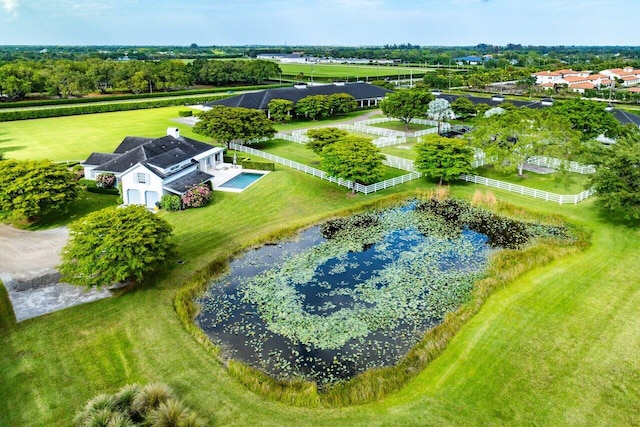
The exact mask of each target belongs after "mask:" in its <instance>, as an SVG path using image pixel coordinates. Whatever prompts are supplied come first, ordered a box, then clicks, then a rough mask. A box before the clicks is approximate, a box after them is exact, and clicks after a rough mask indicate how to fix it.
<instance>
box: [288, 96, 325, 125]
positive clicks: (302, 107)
mask: <svg viewBox="0 0 640 427" xmlns="http://www.w3.org/2000/svg"><path fill="white" fill-rule="evenodd" d="M295 110H296V114H297V115H298V116H301V117H306V118H309V119H311V120H316V119H318V118H325V117H329V116H330V115H331V105H330V103H329V97H328V96H326V95H310V96H306V97H304V98H302V99H301V100H300V101H298V102H297V103H296V106H295Z"/></svg>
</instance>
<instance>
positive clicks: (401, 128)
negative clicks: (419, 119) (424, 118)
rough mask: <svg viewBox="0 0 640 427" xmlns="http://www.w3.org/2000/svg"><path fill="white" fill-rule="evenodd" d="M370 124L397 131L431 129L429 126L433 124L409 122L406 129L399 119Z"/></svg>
mask: <svg viewBox="0 0 640 427" xmlns="http://www.w3.org/2000/svg"><path fill="white" fill-rule="evenodd" d="M371 126H373V127H378V128H383V129H390V130H397V131H399V132H416V131H419V130H424V129H431V128H433V127H434V126H426V125H420V124H417V123H409V128H408V129H407V127H406V126H405V124H404V123H402V122H401V121H397V122H385V123H378V124H375V125H371Z"/></svg>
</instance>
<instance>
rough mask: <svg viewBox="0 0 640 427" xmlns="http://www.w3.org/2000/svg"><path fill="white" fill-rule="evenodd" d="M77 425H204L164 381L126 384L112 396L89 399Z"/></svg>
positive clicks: (76, 420)
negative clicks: (140, 384) (161, 382)
mask: <svg viewBox="0 0 640 427" xmlns="http://www.w3.org/2000/svg"><path fill="white" fill-rule="evenodd" d="M74 423H75V425H77V426H82V427H84V426H102V425H104V426H107V425H108V426H132V427H135V426H149V427H155V426H158V427H159V426H197V427H199V426H204V425H205V423H204V422H203V421H202V420H200V419H199V418H198V415H197V414H196V413H195V412H193V411H192V410H191V409H190V408H188V407H186V406H185V405H184V404H183V403H182V402H181V401H180V400H178V399H177V398H176V397H175V393H174V391H173V390H172V389H171V388H170V387H169V386H167V385H165V384H160V383H154V384H147V385H146V386H144V387H141V386H139V385H137V384H132V385H126V386H124V387H123V388H121V389H120V390H119V391H118V392H116V393H115V394H113V395H110V394H101V395H98V396H96V397H94V398H93V399H91V400H89V401H88V402H87V403H86V404H85V405H84V408H82V410H80V411H79V412H78V413H77V414H76V416H75V418H74Z"/></svg>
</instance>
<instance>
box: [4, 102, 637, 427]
mask: <svg viewBox="0 0 640 427" xmlns="http://www.w3.org/2000/svg"><path fill="white" fill-rule="evenodd" d="M136 113H137V112H130V113H123V114H129V115H132V116H133V115H135V114H136ZM149 113H150V114H149V116H148V119H149V120H151V121H153V120H156V121H157V122H158V123H157V124H156V127H157V128H158V129H160V130H162V128H163V127H167V124H166V123H164V120H165V119H164V118H163V117H164V114H165V113H163V112H162V111H158V110H152V111H151V112H149ZM151 113H155V114H157V116H156V118H155V119H153V118H152V116H153V114H151ZM99 116H104V115H99ZM76 119H77V120H78V122H83V121H85V120H87V118H86V117H78V118H76ZM132 122H133V120H132ZM69 123H70V124H73V121H70V122H69ZM96 123H97V122H96ZM7 124H9V125H12V124H13V123H4V124H3V127H2V132H5V130H4V129H5V128H4V126H5V125H7ZM133 125H135V123H133ZM23 126H24V127H28V126H25V125H23ZM103 126H104V127H106V128H108V129H110V128H109V123H106V124H105V122H102V124H101V125H100V127H103ZM154 129H155V128H153V127H151V126H150V125H149V128H148V130H149V131H151V130H154ZM52 130H53V129H52ZM104 132H105V139H108V140H112V139H115V140H116V141H117V142H119V134H117V135H116V134H114V135H109V134H108V133H109V131H108V130H105V131H104ZM112 132H114V133H116V129H115V128H113V129H112ZM162 133H164V131H163V130H162ZM131 134H132V135H138V134H139V132H137V131H132V132H131ZM144 134H147V133H144ZM157 134H158V132H153V133H150V134H149V135H150V136H155V135H157ZM15 138H16V139H15V141H14V142H13V143H12V144H13V145H22V144H23V143H21V142H18V141H21V139H20V138H18V137H15ZM24 144H25V145H26V143H24ZM78 144H82V141H80V142H79V143H78ZM114 145H115V144H114ZM70 148H72V149H77V150H78V151H81V150H82V147H78V148H74V147H71V146H70ZM32 149H33V151H31V153H29V152H25V157H28V156H29V154H31V155H32V156H34V157H35V156H37V153H38V149H37V148H36V147H32ZM62 158H65V156H63V157H62ZM428 187H429V184H426V183H425V182H424V181H413V182H411V183H408V184H406V185H403V186H400V187H395V188H393V189H390V190H387V191H385V192H381V193H375V194H372V195H368V196H364V195H361V194H359V195H356V196H355V197H347V196H346V194H347V192H348V190H346V189H344V188H338V187H337V186H335V185H332V184H330V183H327V182H323V181H319V180H317V179H315V178H313V177H311V176H308V175H304V174H301V173H297V172H294V171H291V170H289V169H287V168H278V170H277V171H276V172H274V173H270V174H268V175H267V176H265V177H264V178H263V179H262V180H260V182H258V183H256V185H254V186H251V187H250V188H248V189H247V190H245V191H244V192H242V193H239V194H230V193H219V192H216V193H214V200H213V203H212V204H211V205H210V206H207V207H205V208H199V209H193V210H189V211H184V212H177V213H166V212H162V213H160V215H162V216H163V217H164V218H166V219H167V220H169V221H170V222H171V223H172V224H174V226H175V235H176V242H177V243H178V250H179V257H180V258H181V259H184V260H186V262H185V264H183V265H177V264H170V265H167V266H166V269H165V270H164V271H162V272H159V273H158V274H157V275H156V277H154V278H149V280H147V282H146V283H145V284H143V285H142V286H140V287H139V288H138V289H136V290H134V291H131V292H129V293H126V294H124V295H122V296H119V297H116V298H111V299H108V300H102V301H98V302H94V303H90V304H86V305H83V306H78V307H74V308H71V309H67V310H64V311H60V312H57V313H53V314H50V315H46V316H42V317H40V318H35V319H31V320H28V321H25V322H21V323H20V324H14V323H13V322H12V320H11V316H10V314H9V311H10V308H9V306H8V304H7V296H6V293H5V292H4V291H3V288H2V287H0V384H1V385H2V386H1V387H0V425H2V426H51V425H70V421H69V420H70V419H71V418H72V416H73V413H74V412H75V411H76V410H77V409H78V408H80V407H81V406H82V405H83V404H84V402H85V401H86V400H87V399H89V398H91V397H92V396H94V395H96V394H98V393H101V392H113V391H115V390H117V389H119V388H120V387H122V386H123V385H124V384H127V383H133V382H139V383H147V382H151V381H163V382H166V383H168V384H169V385H171V386H172V387H173V388H175V389H176V391H177V392H178V394H179V395H180V396H182V397H183V400H184V402H185V404H186V405H188V406H190V407H191V408H193V409H194V410H196V411H197V412H198V413H199V414H200V415H201V416H202V417H204V418H206V419H208V420H210V422H211V424H212V425H215V426H223V425H224V426H226V425H233V426H289V425H290V426H299V425H317V426H332V427H334V426H342V425H348V426H352V425H353V426H358V425H361V426H387V425H393V426H418V425H419V426H429V425H433V426H442V425H455V426H459V425H469V426H475V425H512V426H521V425H554V426H555V425H589V426H590V425H616V426H618V425H634V424H637V422H638V419H640V405H638V402H639V401H640V363H639V359H638V354H640V326H638V321H637V318H638V313H640V264H639V263H638V262H637V254H638V253H640V224H639V223H638V222H635V223H625V222H622V221H618V220H617V219H616V218H614V217H611V216H608V215H605V214H601V213H600V212H599V211H598V210H597V209H596V208H595V207H594V204H593V203H594V202H593V199H589V200H588V201H586V202H582V203H580V204H578V205H568V206H567V205H557V204H554V203H546V202H543V201H539V200H532V199H530V198H527V197H524V196H520V195H513V194H509V193H506V192H503V191H500V190H492V191H493V192H494V193H495V194H496V195H497V196H498V198H499V199H500V200H504V201H508V202H510V203H513V204H515V205H516V206H518V207H521V208H524V209H530V210H534V211H537V212H542V213H551V214H560V215H562V216H564V217H565V218H566V219H567V220H569V221H571V222H572V223H574V224H576V225H577V226H579V227H583V228H584V229H586V230H588V231H589V232H591V245H590V247H589V248H588V249H586V250H585V251H584V252H581V253H579V254H577V255H573V256H570V257H568V258H565V259H561V260H558V261H554V262H552V263H550V264H548V265H545V266H541V267H538V268H535V269H534V270H533V271H531V272H530V273H528V274H526V275H524V276H522V277H520V278H519V279H517V280H515V281H514V282H513V283H511V284H510V285H509V286H507V287H505V288H504V289H501V290H499V291H497V292H496V293H495V294H494V295H492V296H491V297H490V298H489V299H488V301H487V302H486V303H485V305H484V306H483V307H482V309H481V310H480V312H479V313H478V314H477V315H476V316H475V317H473V318H472V319H471V320H470V321H469V322H468V323H467V324H466V325H465V326H464V327H463V328H462V330H461V331H460V332H459V333H458V334H457V335H456V336H455V337H454V338H453V340H452V341H451V343H450V344H449V346H448V348H447V349H446V350H445V351H444V353H443V354H442V355H441V356H440V357H438V358H437V359H436V360H435V361H434V362H432V363H431V364H430V365H429V367H428V368H427V369H425V370H424V371H423V372H421V373H419V374H418V375H417V377H416V378H415V379H414V380H413V381H411V382H410V383H409V384H407V385H406V386H405V387H404V388H402V389H401V390H400V391H399V392H398V393H396V394H394V395H391V396H388V397H387V398H385V399H383V400H381V401H379V402H376V403H372V404H367V405H361V406H355V407H347V408H340V409H304V408H295V407H291V406H288V405H286V404H282V403H276V402H272V401H268V400H266V399H265V398H263V397H260V396H258V395H256V394H253V393H251V392H249V391H247V390H246V389H245V388H244V387H243V386H241V385H239V384H238V383H237V382H236V381H234V380H233V379H231V378H230V377H229V376H228V374H227V373H226V370H225V367H224V366H223V365H222V364H221V363H219V362H218V361H217V359H215V358H214V357H212V356H211V355H210V353H208V351H206V350H205V349H204V348H203V347H202V346H201V345H200V344H198V343H197V342H196V341H195V340H194V339H193V338H192V337H191V335H189V333H187V331H186V330H185V329H184V327H183V326H182V324H181V323H180V322H179V320H178V318H177V316H176V312H175V310H174V307H173V300H174V296H175V294H176V291H177V290H178V289H179V288H180V287H181V285H182V284H183V283H184V282H185V280H186V279H187V277H189V276H190V275H192V274H193V273H194V272H195V271H198V270H200V269H202V268H204V267H205V266H207V265H208V264H209V263H210V262H212V261H213V260H215V259H218V258H220V257H226V256H228V255H229V254H230V253H233V252H235V251H236V250H238V249H239V248H242V247H249V246H251V245H252V244H253V243H254V242H256V240H257V239H260V238H261V237H263V236H265V235H267V234H269V233H271V232H273V231H274V230H279V229H282V228H286V227H297V226H302V225H304V224H309V223H313V222H316V221H318V220H319V219H321V218H326V217H329V216H332V215H334V214H335V213H336V212H338V211H341V210H343V209H348V208H356V207H358V206H360V205H362V204H363V203H369V202H375V201H382V200H384V199H386V198H388V197H393V196H394V195H395V194H398V193H402V194H404V195H407V196H409V195H411V194H414V193H415V191H418V190H423V189H427V188H428ZM451 188H452V192H453V194H454V195H457V196H460V197H465V198H469V197H471V195H472V194H473V192H474V191H475V190H476V188H478V187H476V186H473V185H465V184H463V185H459V186H452V187H451ZM101 197H109V196H101ZM109 203H110V202H109ZM52 225H53V224H52Z"/></svg>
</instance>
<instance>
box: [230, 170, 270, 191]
mask: <svg viewBox="0 0 640 427" xmlns="http://www.w3.org/2000/svg"><path fill="white" fill-rule="evenodd" d="M263 176H264V174H262V173H252V172H240V175H236V176H235V177H233V178H231V179H230V180H229V181H227V182H225V183H224V184H222V185H220V187H223V188H236V189H238V190H244V189H245V188H247V187H248V186H250V185H251V184H253V183H254V182H256V181H257V180H259V179H260V178H262V177H263Z"/></svg>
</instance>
